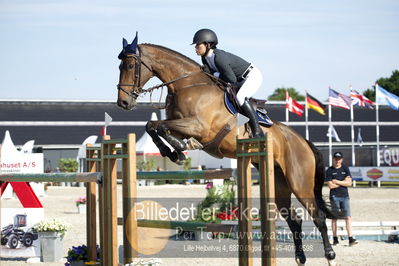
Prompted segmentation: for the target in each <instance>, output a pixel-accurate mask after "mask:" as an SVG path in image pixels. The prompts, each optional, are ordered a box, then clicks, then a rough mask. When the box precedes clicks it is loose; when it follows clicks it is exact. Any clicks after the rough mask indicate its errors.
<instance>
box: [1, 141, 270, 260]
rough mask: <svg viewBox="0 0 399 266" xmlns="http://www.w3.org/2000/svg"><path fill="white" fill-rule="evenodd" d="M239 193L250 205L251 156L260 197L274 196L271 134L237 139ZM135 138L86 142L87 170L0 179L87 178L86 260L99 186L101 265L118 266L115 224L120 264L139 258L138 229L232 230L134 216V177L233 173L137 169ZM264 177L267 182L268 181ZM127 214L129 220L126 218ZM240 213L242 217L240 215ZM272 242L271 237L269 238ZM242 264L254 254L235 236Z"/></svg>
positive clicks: (266, 226) (246, 225)
mask: <svg viewBox="0 0 399 266" xmlns="http://www.w3.org/2000/svg"><path fill="white" fill-rule="evenodd" d="M238 143H239V144H238V146H237V147H238V150H239V152H238V159H239V167H238V176H239V177H238V180H239V182H238V191H239V204H240V206H242V207H243V208H248V207H250V202H251V193H250V192H251V171H250V163H251V160H257V162H259V165H260V172H261V173H260V177H261V178H260V180H261V183H260V185H261V199H268V200H272V198H274V191H273V189H274V178H272V177H274V175H273V167H270V165H272V164H270V163H272V161H271V162H270V157H271V156H270V152H272V151H270V148H271V144H270V143H271V138H270V137H269V138H268V139H267V140H266V139H257V140H255V143H253V141H252V140H251V141H248V140H238ZM135 144H136V136H135V134H129V135H128V137H127V139H117V140H111V139H110V137H109V136H105V137H104V139H103V143H102V145H101V147H92V146H90V145H88V146H87V149H86V170H87V171H88V172H87V173H45V174H0V181H4V182H85V183H86V197H87V214H86V228H87V230H86V231H87V246H88V260H89V261H92V262H94V261H96V257H97V250H96V243H97V236H96V231H97V222H96V217H97V207H96V202H97V188H98V202H99V208H98V210H99V213H98V217H99V226H100V230H99V232H100V247H101V263H102V265H109V266H111V265H112V266H116V265H118V240H117V226H118V224H119V225H123V227H124V228H123V232H124V233H123V236H124V237H123V238H124V239H123V245H124V254H123V261H124V263H130V262H132V261H133V260H134V259H135V258H136V257H137V251H136V250H137V247H138V245H137V244H138V243H137V227H139V226H140V227H151V228H165V229H176V228H179V229H183V230H192V231H206V232H232V231H233V230H237V226H233V225H226V224H210V223H201V222H184V221H156V220H137V219H136V216H135V212H132V211H131V210H132V209H133V208H134V206H135V203H136V200H137V185H136V180H137V179H151V180H153V179H156V180H165V179H166V180H184V179H194V180H199V179H230V178H231V177H232V176H233V175H235V173H233V171H232V170H231V169H223V170H205V171H171V172H167V171H162V172H136V149H135ZM250 149H251V151H249V150H250ZM118 159H121V160H122V172H121V173H122V180H123V181H122V184H123V189H122V194H123V218H118V217H117V197H116V196H117V195H116V187H117V163H116V162H117V160H118ZM266 178H267V179H268V181H266ZM261 208H262V210H261V212H262V217H267V211H268V210H267V209H266V202H265V201H262V202H261ZM128 216H129V218H130V219H127V217H128ZM240 216H241V215H240ZM273 226H274V225H273V224H271V223H269V222H266V223H262V232H265V235H268V234H269V233H271V232H272V231H273V228H274V227H273ZM239 230H240V231H244V232H247V234H244V235H246V236H248V232H251V221H250V219H249V220H246V221H240V224H239ZM269 240H270V239H269ZM239 245H240V250H247V251H244V253H243V252H242V251H240V252H239V262H240V265H252V255H251V252H249V251H248V250H251V249H248V247H250V246H251V245H252V240H249V239H248V237H247V238H242V239H239ZM273 245H274V244H273V243H272V242H263V240H262V265H274V264H273V262H274V260H275V259H274V258H275V254H274V253H273V249H272V248H271V247H272V246H273ZM265 247H269V248H268V249H265Z"/></svg>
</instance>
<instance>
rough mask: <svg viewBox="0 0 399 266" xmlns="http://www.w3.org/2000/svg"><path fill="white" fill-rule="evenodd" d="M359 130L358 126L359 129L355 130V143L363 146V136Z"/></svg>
mask: <svg viewBox="0 0 399 266" xmlns="http://www.w3.org/2000/svg"><path fill="white" fill-rule="evenodd" d="M361 131H362V129H361V128H360V127H359V130H358V131H357V145H359V146H360V147H362V146H363V138H362V135H360V132H361Z"/></svg>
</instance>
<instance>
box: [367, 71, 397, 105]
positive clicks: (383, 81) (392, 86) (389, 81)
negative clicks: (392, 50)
mask: <svg viewBox="0 0 399 266" xmlns="http://www.w3.org/2000/svg"><path fill="white" fill-rule="evenodd" d="M376 83H378V85H380V86H381V87H383V88H384V89H385V90H387V91H389V92H391V93H393V94H395V95H398V96H399V70H394V71H392V75H391V76H390V77H389V78H379V79H378V80H377V81H376ZM363 95H364V96H366V97H367V98H369V99H370V100H372V101H375V89H374V88H369V89H367V90H366V91H365V92H364V93H363Z"/></svg>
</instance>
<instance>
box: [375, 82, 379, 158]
mask: <svg viewBox="0 0 399 266" xmlns="http://www.w3.org/2000/svg"><path fill="white" fill-rule="evenodd" d="M377 86H378V84H377V83H376V84H375V104H376V106H375V120H376V138H377V166H380V117H379V104H378V100H377V99H378V96H377V93H378V90H377Z"/></svg>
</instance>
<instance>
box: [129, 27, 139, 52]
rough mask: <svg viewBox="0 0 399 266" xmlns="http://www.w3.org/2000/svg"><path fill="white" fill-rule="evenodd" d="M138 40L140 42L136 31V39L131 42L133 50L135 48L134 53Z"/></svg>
mask: <svg viewBox="0 0 399 266" xmlns="http://www.w3.org/2000/svg"><path fill="white" fill-rule="evenodd" d="M137 42H138V32H137V31H136V37H134V40H133V41H132V43H131V44H130V46H131V47H132V50H133V52H134V53H136V49H137Z"/></svg>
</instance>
